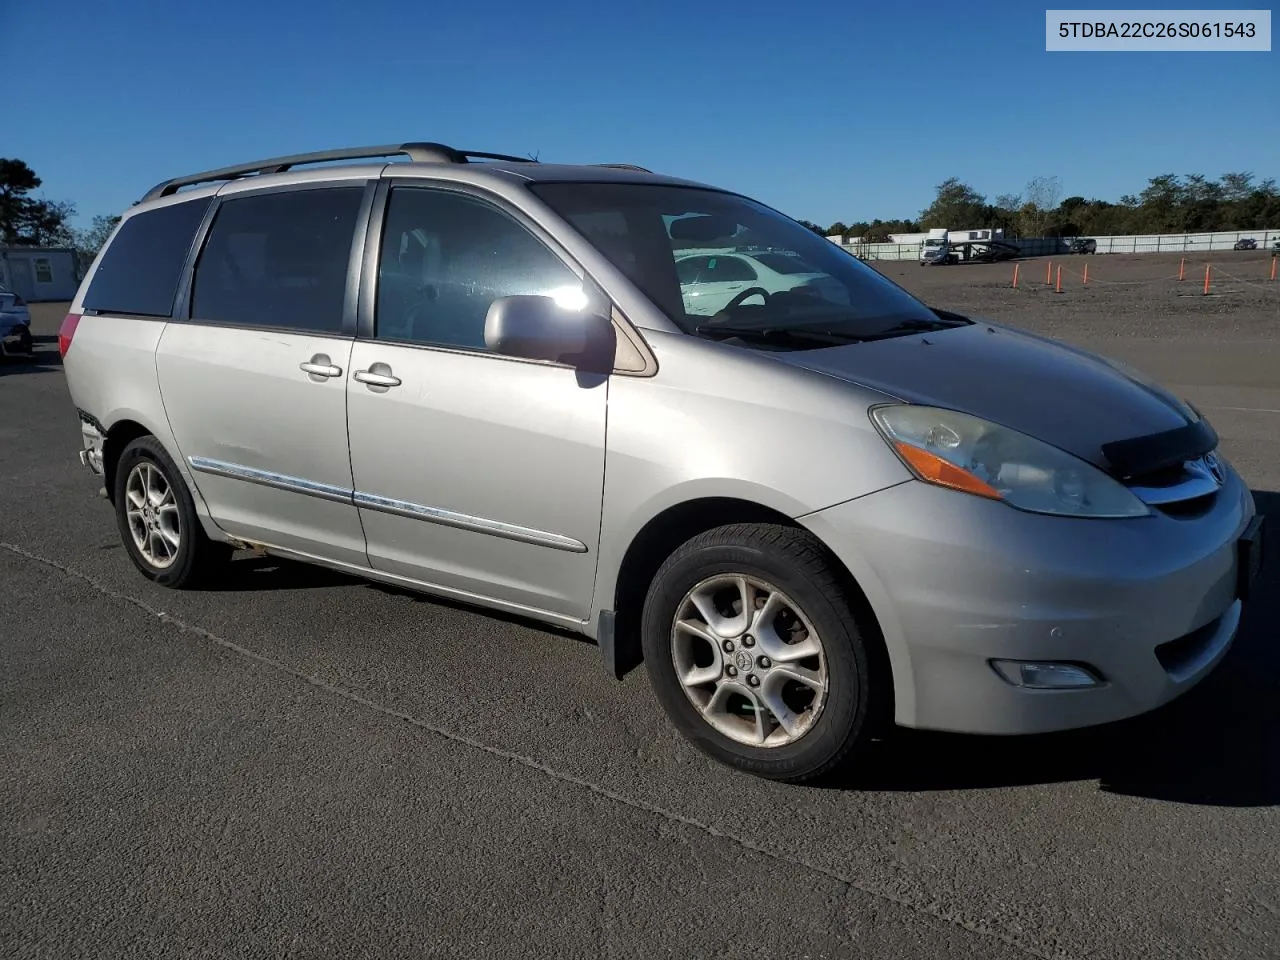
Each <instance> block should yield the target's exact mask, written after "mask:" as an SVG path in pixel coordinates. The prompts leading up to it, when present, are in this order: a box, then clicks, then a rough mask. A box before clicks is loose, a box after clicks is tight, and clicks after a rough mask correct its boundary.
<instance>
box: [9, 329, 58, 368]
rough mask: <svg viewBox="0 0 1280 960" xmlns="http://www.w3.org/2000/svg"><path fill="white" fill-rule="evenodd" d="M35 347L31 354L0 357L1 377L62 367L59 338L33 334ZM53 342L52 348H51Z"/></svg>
mask: <svg viewBox="0 0 1280 960" xmlns="http://www.w3.org/2000/svg"><path fill="white" fill-rule="evenodd" d="M31 340H32V342H33V345H34V349H33V350H32V352H31V354H30V355H29V356H25V357H24V356H14V357H0V377H4V376H9V375H12V374H19V373H49V372H52V371H54V370H61V369H62V356H61V354H59V353H58V338H57V337H50V336H33V337H32V338H31ZM50 344H52V345H53V346H52V348H50V346H49V345H50Z"/></svg>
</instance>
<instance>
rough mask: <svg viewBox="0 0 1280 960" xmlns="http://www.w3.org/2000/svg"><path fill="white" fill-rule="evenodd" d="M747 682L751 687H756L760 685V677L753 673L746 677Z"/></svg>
mask: <svg viewBox="0 0 1280 960" xmlns="http://www.w3.org/2000/svg"><path fill="white" fill-rule="evenodd" d="M747 683H749V684H750V685H751V686H753V687H758V686H760V678H759V677H757V676H756V675H755V674H754V673H753V674H752V675H751V676H749V677H747Z"/></svg>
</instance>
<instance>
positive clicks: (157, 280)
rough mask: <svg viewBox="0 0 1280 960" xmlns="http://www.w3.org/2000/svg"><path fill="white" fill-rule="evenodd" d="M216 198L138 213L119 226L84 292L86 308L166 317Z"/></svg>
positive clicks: (171, 307)
mask: <svg viewBox="0 0 1280 960" xmlns="http://www.w3.org/2000/svg"><path fill="white" fill-rule="evenodd" d="M212 202H213V198H212V197H205V198H203V199H200V200H188V201H187V202H185V203H175V204H173V205H172V206H168V207H160V208H159V209H156V210H148V211H146V212H144V213H137V214H134V215H133V216H132V217H130V218H129V219H128V220H126V221H125V222H124V223H123V224H121V226H120V229H119V230H118V231H117V232H116V235H115V238H114V239H113V240H112V241H111V245H110V246H108V247H107V249H106V251H105V252H104V253H103V254H102V262H101V263H100V264H99V265H98V269H97V272H96V273H94V275H93V282H92V283H90V284H89V289H88V290H86V291H85V295H84V303H83V307H84V309H85V310H95V311H97V312H99V313H131V314H137V315H139V316H144V317H168V316H171V315H172V314H173V300H174V297H175V296H176V295H177V293H178V281H179V280H180V279H181V277H182V265H183V264H184V263H185V262H186V259H187V254H188V253H189V252H190V251H191V241H192V239H193V238H194V237H195V235H196V230H197V229H199V227H200V222H201V221H202V220H203V219H204V215H205V214H206V213H207V212H208V210H209V204H211V203H212Z"/></svg>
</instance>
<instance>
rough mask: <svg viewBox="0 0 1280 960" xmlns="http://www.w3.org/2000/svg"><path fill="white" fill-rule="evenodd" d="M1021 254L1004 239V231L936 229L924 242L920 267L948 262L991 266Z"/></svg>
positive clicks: (921, 249) (1014, 245)
mask: <svg viewBox="0 0 1280 960" xmlns="http://www.w3.org/2000/svg"><path fill="white" fill-rule="evenodd" d="M1020 253H1021V251H1020V250H1019V248H1018V245H1017V244H1015V243H1011V242H1010V241H1008V240H1005V239H1004V231H1003V230H998V229H996V230H990V229H987V230H947V229H946V228H945V227H935V228H934V229H932V230H930V231H929V235H928V236H927V237H925V238H924V239H923V240H921V241H920V266H922V267H923V266H926V265H928V264H935V265H938V266H941V265H943V264H948V263H991V262H994V261H996V260H1011V259H1013V258H1014V257H1016V256H1018V255H1019V254H1020Z"/></svg>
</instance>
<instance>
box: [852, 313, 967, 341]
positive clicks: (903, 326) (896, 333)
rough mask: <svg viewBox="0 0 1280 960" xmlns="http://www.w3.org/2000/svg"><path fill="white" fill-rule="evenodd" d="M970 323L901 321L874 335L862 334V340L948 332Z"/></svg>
mask: <svg viewBox="0 0 1280 960" xmlns="http://www.w3.org/2000/svg"><path fill="white" fill-rule="evenodd" d="M969 324H970V322H969V321H967V320H944V319H942V318H941V317H938V318H937V319H934V320H902V321H900V322H898V323H895V324H894V325H893V326H891V327H886V328H885V329H884V330H877V331H876V332H875V333H868V334H864V335H863V337H862V339H863V340H888V339H890V338H891V337H904V336H908V335H910V334H913V333H929V332H930V331H933V330H950V329H952V328H953V327H967V326H969Z"/></svg>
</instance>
